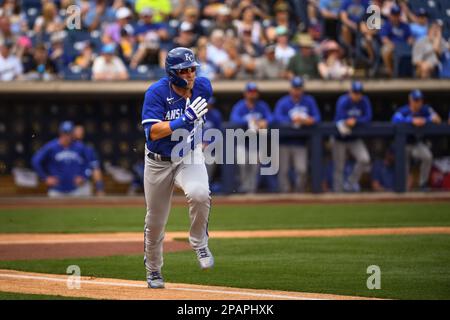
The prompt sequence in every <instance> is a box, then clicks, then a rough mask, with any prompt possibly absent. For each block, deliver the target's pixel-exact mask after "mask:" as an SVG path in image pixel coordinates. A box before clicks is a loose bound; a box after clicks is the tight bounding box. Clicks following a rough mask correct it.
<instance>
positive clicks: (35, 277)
mask: <svg viewBox="0 0 450 320" xmlns="http://www.w3.org/2000/svg"><path fill="white" fill-rule="evenodd" d="M80 280H81V281H80V289H69V288H68V287H67V281H68V276H67V275H54V274H42V273H30V272H20V271H14V270H0V291H4V292H16V293H28V294H43V295H58V296H65V297H83V298H93V299H113V300H114V299H120V300H122V299H123V300H128V299H132V300H161V299H162V300H320V299H327V300H360V299H369V298H364V297H354V296H343V295H331V294H316V293H304V292H293V291H275V290H256V289H242V288H230V287H219V286H202V285H192V284H179V283H166V288H165V289H158V290H155V289H148V288H147V285H146V283H145V282H143V281H131V280H119V279H106V278H94V277H81V279H80Z"/></svg>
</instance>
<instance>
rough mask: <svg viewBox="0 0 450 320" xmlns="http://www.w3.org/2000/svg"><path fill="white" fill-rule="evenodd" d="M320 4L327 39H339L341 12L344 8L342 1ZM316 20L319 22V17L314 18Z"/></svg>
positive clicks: (320, 0) (332, 0)
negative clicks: (338, 29) (338, 30)
mask: <svg viewBox="0 0 450 320" xmlns="http://www.w3.org/2000/svg"><path fill="white" fill-rule="evenodd" d="M318 2H319V8H318V11H319V13H320V17H321V18H322V21H323V24H324V34H325V37H326V38H329V39H337V28H338V22H339V12H340V9H341V6H342V0H319V1H318ZM310 17H311V16H310ZM314 19H315V20H317V19H318V17H314Z"/></svg>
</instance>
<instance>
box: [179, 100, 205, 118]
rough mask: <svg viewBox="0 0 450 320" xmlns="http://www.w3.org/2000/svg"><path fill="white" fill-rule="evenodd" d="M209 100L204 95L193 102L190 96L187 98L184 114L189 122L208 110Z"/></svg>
mask: <svg viewBox="0 0 450 320" xmlns="http://www.w3.org/2000/svg"><path fill="white" fill-rule="evenodd" d="M207 106H208V102H207V101H206V99H204V98H202V97H197V99H195V100H194V101H193V102H192V103H191V100H190V99H189V98H187V99H186V109H185V111H184V115H185V117H186V120H187V121H188V122H189V123H194V121H195V120H197V119H199V118H201V117H203V116H204V115H205V114H206V113H207V112H208V108H207Z"/></svg>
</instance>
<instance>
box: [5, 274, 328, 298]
mask: <svg viewBox="0 0 450 320" xmlns="http://www.w3.org/2000/svg"><path fill="white" fill-rule="evenodd" d="M0 277H3V278H15V279H31V280H47V281H54V282H67V280H66V279H59V278H50V277H44V276H27V275H17V274H0ZM80 283H84V284H93V285H95V284H97V285H106V286H116V287H135V288H147V285H144V284H142V285H141V284H133V283H118V282H106V281H95V280H80ZM149 290H150V289H149ZM166 290H178V291H192V292H207V293H220V294H229V295H241V296H251V297H260V298H277V299H293V300H324V299H318V298H306V297H294V296H285V295H276V294H268V293H252V292H239V291H224V290H212V289H195V288H170V289H166Z"/></svg>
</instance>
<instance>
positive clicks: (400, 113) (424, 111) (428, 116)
mask: <svg viewBox="0 0 450 320" xmlns="http://www.w3.org/2000/svg"><path fill="white" fill-rule="evenodd" d="M434 114H436V111H434V109H433V108H432V107H430V106H429V105H426V104H425V105H423V106H422V108H420V109H419V111H417V112H412V110H411V108H410V107H409V105H404V106H403V107H400V108H399V109H398V110H397V111H396V112H395V113H394V115H393V116H392V122H393V123H411V122H412V120H413V118H414V117H422V118H425V120H426V121H427V122H431V120H432V118H433V115H434Z"/></svg>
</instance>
